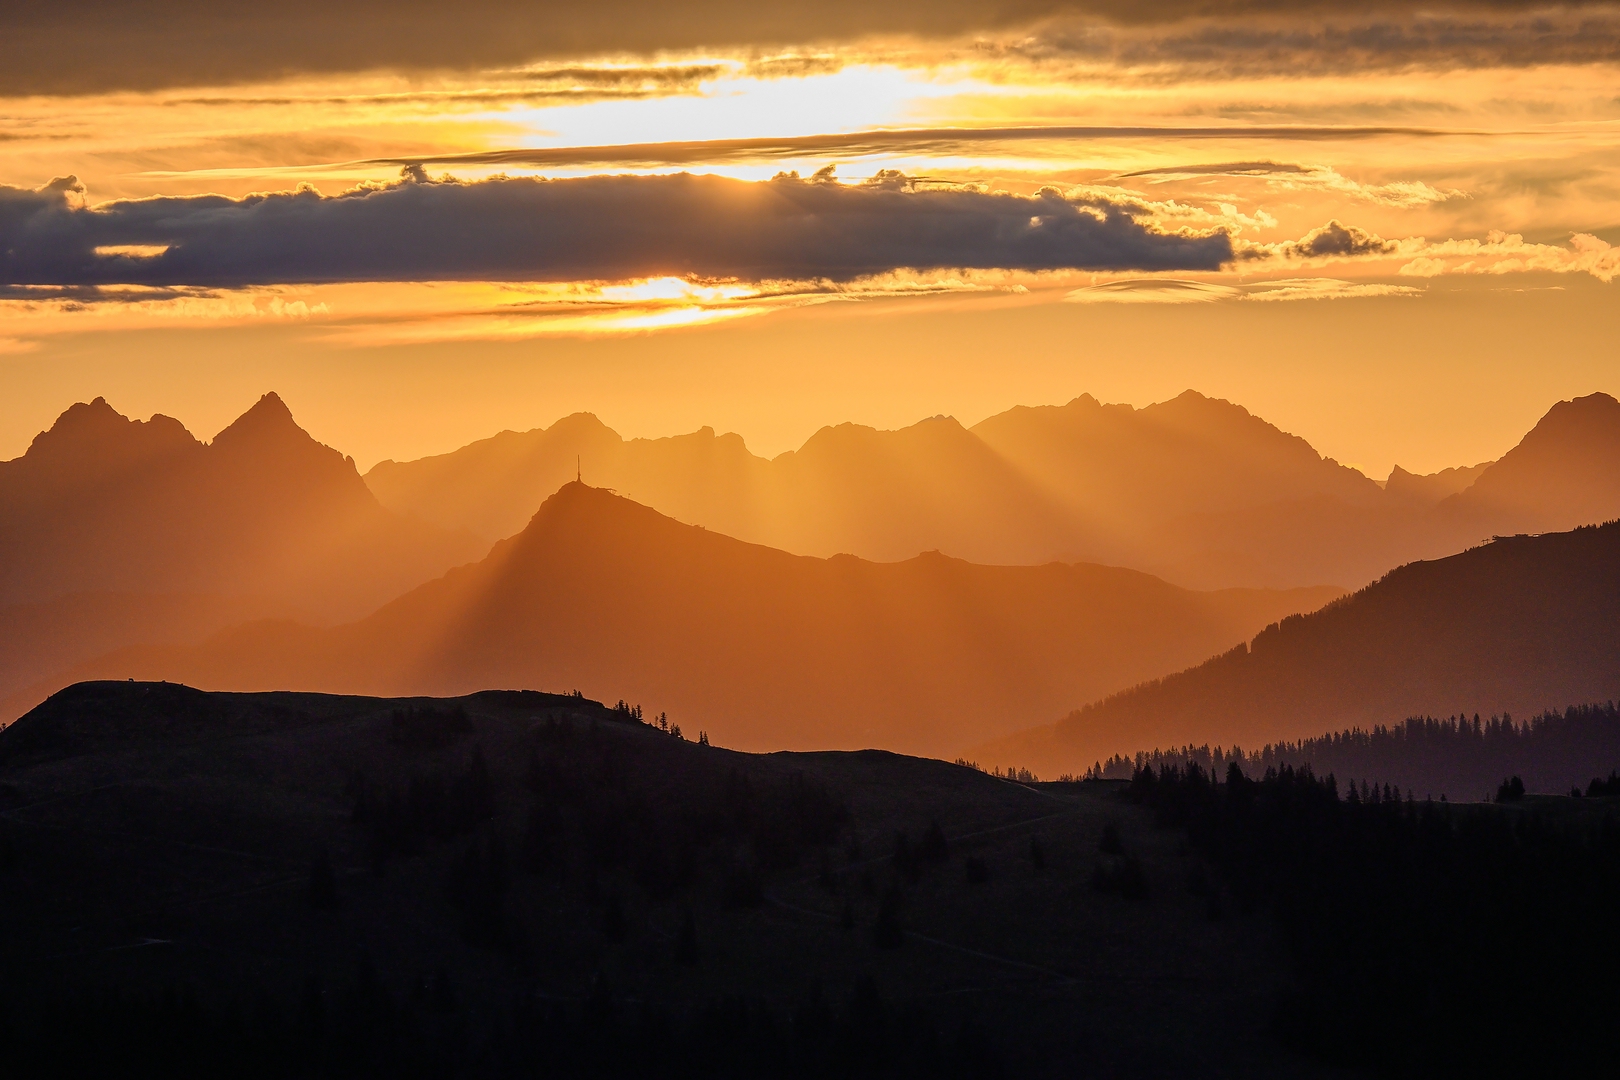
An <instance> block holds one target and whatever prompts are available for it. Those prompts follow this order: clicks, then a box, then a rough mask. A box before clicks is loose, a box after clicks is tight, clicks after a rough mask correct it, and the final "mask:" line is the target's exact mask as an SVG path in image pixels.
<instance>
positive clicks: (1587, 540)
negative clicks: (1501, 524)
mask: <svg viewBox="0 0 1620 1080" xmlns="http://www.w3.org/2000/svg"><path fill="white" fill-rule="evenodd" d="M1616 612H1620V523H1611V524H1608V525H1603V526H1587V527H1583V528H1580V529H1576V530H1575V531H1573V532H1567V533H1555V534H1549V535H1544V536H1516V537H1508V538H1503V539H1500V540H1497V541H1495V542H1493V543H1490V544H1487V545H1485V546H1483V547H1479V548H1475V549H1473V550H1470V551H1466V552H1464V553H1462V554H1460V555H1454V556H1452V557H1450V558H1446V559H1441V560H1438V561H1435V562H1419V563H1412V564H1410V565H1407V566H1402V567H1400V568H1399V569H1397V570H1394V571H1391V572H1390V573H1389V574H1388V575H1386V576H1385V577H1384V578H1383V579H1382V580H1380V581H1378V582H1377V583H1375V584H1373V585H1371V586H1369V587H1367V588H1366V589H1363V590H1362V591H1360V592H1358V593H1356V594H1355V595H1353V596H1349V597H1345V598H1343V599H1341V600H1339V601H1336V602H1335V603H1333V604H1330V605H1328V606H1327V607H1325V608H1323V609H1322V610H1320V611H1318V612H1315V613H1313V614H1309V615H1301V616H1297V617H1291V618H1287V619H1283V620H1282V621H1281V622H1280V624H1278V625H1276V626H1270V627H1267V628H1266V629H1265V630H1264V631H1262V632H1261V633H1260V634H1258V635H1257V636H1256V637H1255V638H1254V641H1253V642H1252V643H1251V644H1249V645H1240V646H1238V647H1237V648H1235V649H1233V650H1231V651H1230V652H1227V653H1224V654H1222V655H1220V656H1217V657H1215V658H1214V659H1212V660H1209V661H1207V662H1205V663H1204V664H1202V665H1200V666H1198V667H1195V668H1192V669H1190V670H1188V671H1184V672H1181V673H1180V674H1177V675H1172V676H1169V677H1168V678H1164V679H1159V680H1157V681H1154V682H1151V683H1148V684H1145V685H1143V686H1139V687H1136V688H1134V689H1132V690H1129V691H1126V692H1125V693H1122V694H1117V695H1114V696H1112V697H1109V698H1106V699H1104V700H1102V701H1099V702H1097V703H1096V704H1093V705H1089V706H1086V707H1085V708H1083V709H1080V710H1078V711H1076V712H1074V713H1071V714H1070V715H1069V716H1067V717H1066V718H1065V719H1063V720H1061V721H1059V722H1058V723H1057V724H1056V725H1055V726H1051V727H1046V728H1040V729H1036V730H1033V731H1030V732H1024V733H1021V734H1019V735H1016V736H1014V737H1012V738H1010V739H1006V740H1003V741H1001V742H999V743H996V744H994V745H990V746H986V747H983V748H981V750H980V751H979V753H980V754H981V755H982V756H983V757H984V758H985V759H988V760H991V761H993V762H996V763H1014V764H1017V765H1021V766H1026V767H1030V768H1034V769H1036V770H1037V771H1041V772H1048V771H1051V772H1061V771H1074V772H1079V771H1083V770H1084V769H1085V768H1087V767H1089V766H1090V765H1092V764H1093V763H1094V762H1096V761H1098V760H1101V759H1104V758H1107V757H1109V756H1111V755H1113V754H1116V753H1131V752H1132V751H1134V750H1137V749H1140V748H1142V747H1146V746H1155V745H1157V746H1184V745H1189V744H1190V745H1193V746H1197V745H1200V744H1203V743H1212V744H1224V745H1225V746H1228V747H1230V746H1233V745H1246V746H1251V747H1252V746H1258V745H1261V744H1264V743H1267V742H1272V741H1276V740H1283V739H1297V738H1301V737H1305V736H1310V735H1315V734H1318V733H1320V732H1321V731H1323V730H1325V729H1331V728H1338V727H1349V726H1361V727H1370V726H1372V725H1375V724H1389V723H1393V722H1395V721H1397V720H1399V719H1401V718H1403V717H1407V716H1418V715H1450V714H1454V713H1456V712H1458V711H1459V710H1461V711H1462V712H1464V713H1474V712H1479V713H1483V714H1485V715H1486V716H1489V715H1491V714H1492V713H1502V712H1509V713H1514V714H1518V715H1521V716H1528V715H1533V714H1535V713H1538V712H1541V711H1542V710H1545V709H1556V708H1562V707H1564V706H1565V705H1567V704H1570V703H1578V702H1589V701H1607V700H1612V699H1615V698H1620V620H1616V618H1615V613H1616Z"/></svg>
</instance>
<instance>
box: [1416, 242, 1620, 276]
mask: <svg viewBox="0 0 1620 1080" xmlns="http://www.w3.org/2000/svg"><path fill="white" fill-rule="evenodd" d="M1401 250H1402V254H1409V255H1412V256H1414V258H1413V259H1412V261H1411V262H1408V263H1406V264H1405V265H1404V266H1402V267H1401V269H1400V273H1401V274H1403V275H1405V276H1408V277H1437V276H1439V275H1441V274H1516V273H1526V272H1541V273H1554V274H1591V275H1592V276H1593V277H1595V278H1597V279H1598V280H1599V281H1602V282H1612V281H1613V280H1614V279H1615V278H1616V277H1620V248H1617V247H1614V246H1613V245H1611V244H1610V243H1608V242H1607V241H1605V240H1602V239H1600V238H1598V237H1596V236H1592V235H1591V234H1589V233H1575V234H1574V235H1573V236H1571V237H1570V241H1569V246H1568V247H1560V246H1558V245H1557V244H1537V243H1532V242H1527V241H1526V240H1525V238H1524V237H1523V236H1521V235H1520V234H1518V233H1506V232H1491V233H1490V234H1488V235H1487V236H1486V238H1485V239H1483V240H1442V241H1438V242H1436V243H1429V242H1427V241H1425V240H1422V239H1419V240H1417V241H1415V242H1414V243H1412V244H1407V245H1402V249H1401Z"/></svg>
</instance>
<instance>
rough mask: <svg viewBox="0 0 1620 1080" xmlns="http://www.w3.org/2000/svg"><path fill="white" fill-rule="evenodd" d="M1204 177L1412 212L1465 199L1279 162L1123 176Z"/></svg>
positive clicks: (1451, 192) (1421, 186) (1419, 185)
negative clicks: (1239, 179)
mask: <svg viewBox="0 0 1620 1080" xmlns="http://www.w3.org/2000/svg"><path fill="white" fill-rule="evenodd" d="M1204 176H1238V177H1246V178H1251V179H1256V180H1261V181H1264V182H1265V184H1266V186H1267V187H1268V188H1270V189H1272V190H1281V191H1299V190H1304V189H1313V188H1314V189H1318V190H1323V191H1331V192H1336V193H1340V194H1344V195H1349V196H1351V197H1353V198H1358V199H1364V200H1366V201H1367V202H1371V203H1376V204H1378V205H1380V206H1394V207H1399V208H1401V209H1413V208H1416V207H1420V206H1429V205H1431V204H1433V203H1440V202H1445V201H1446V200H1448V199H1457V198H1464V197H1465V195H1464V193H1463V192H1461V191H1457V190H1455V189H1450V188H1446V189H1441V188H1435V187H1431V186H1430V185H1428V184H1425V183H1423V182H1422V181H1421V180H1397V181H1394V182H1392V183H1388V184H1362V183H1358V182H1357V181H1355V180H1351V179H1349V178H1348V177H1345V176H1341V175H1340V174H1339V173H1338V171H1337V170H1335V169H1333V168H1332V167H1331V166H1327V165H1293V164H1288V163H1286V162H1276V161H1237V162H1228V163H1224V164H1215V165H1172V166H1165V167H1161V168H1155V169H1139V170H1137V171H1136V172H1129V173H1123V174H1121V178H1122V179H1128V178H1146V179H1154V180H1159V181H1161V182H1162V181H1166V180H1190V179H1194V178H1197V177H1204Z"/></svg>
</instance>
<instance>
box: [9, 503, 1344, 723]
mask: <svg viewBox="0 0 1620 1080" xmlns="http://www.w3.org/2000/svg"><path fill="white" fill-rule="evenodd" d="M1338 592H1339V591H1338V590H1336V589H1333V588H1331V587H1317V588H1312V589H1299V590H1291V591H1285V592H1284V591H1272V590H1224V591H1220V592H1214V593H1199V592H1192V591H1189V590H1186V589H1182V588H1178V587H1176V586H1173V585H1169V584H1167V583H1165V582H1163V581H1161V580H1159V579H1157V578H1154V577H1151V576H1150V575H1147V574H1143V573H1141V572H1139V571H1134V570H1126V569H1121V568H1118V567H1106V566H1096V565H1086V564H1078V565H1074V564H1062V563H1053V564H1048V565H1045V566H980V565H974V564H971V563H966V562H963V561H961V560H958V559H952V558H948V557H946V556H944V555H940V554H938V553H932V552H931V553H925V554H923V555H919V556H917V557H915V558H912V559H909V560H906V561H904V562H899V563H872V562H868V561H865V560H862V559H858V558H855V557H854V556H849V555H841V556H837V557H834V558H831V559H817V558H812V557H809V556H799V555H791V554H788V553H786V552H782V551H777V550H774V549H771V548H766V547H762V546H760V545H755V544H748V543H744V542H743V541H740V540H736V539H733V538H731V537H728V536H723V535H721V534H719V533H715V532H711V531H709V530H706V529H703V528H700V527H698V526H693V525H686V524H682V523H680V522H677V521H674V520H672V519H670V518H667V517H664V516H662V515H660V514H658V513H657V512H655V511H653V510H651V509H649V508H647V507H645V506H642V505H640V504H638V503H634V502H632V501H630V500H628V499H626V498H623V497H621V496H617V495H614V494H612V493H610V492H607V491H604V490H601V489H597V488H591V487H588V486H586V485H584V484H581V483H573V482H571V483H568V484H566V485H564V486H563V487H562V488H561V489H560V490H559V491H558V492H557V493H556V494H554V495H553V496H552V497H551V498H549V499H547V500H546V502H545V503H544V504H543V505H542V506H541V508H540V510H539V511H538V512H537V513H536V514H535V515H534V518H533V520H531V521H530V523H529V525H528V526H527V527H526V528H525V529H524V530H523V531H522V532H521V533H519V534H518V535H516V536H514V537H511V538H509V539H507V540H504V541H502V542H501V543H499V544H497V545H496V546H495V548H494V550H492V551H491V552H490V554H489V556H488V557H487V558H485V559H484V560H482V561H481V562H478V563H475V564H471V565H468V566H463V567H460V568H457V569H455V570H452V571H451V572H450V573H448V574H446V575H445V576H444V577H442V578H439V579H438V580H436V581H433V582H430V583H428V584H426V585H423V586H421V587H419V588H417V589H414V590H412V591H411V592H408V593H406V594H405V595H404V596H402V597H400V598H399V599H397V600H394V601H393V602H391V603H389V604H387V605H385V606H384V607H382V608H381V609H380V610H378V611H377V612H375V613H374V614H372V615H370V616H368V617H367V618H365V619H362V620H360V621H358V622H355V623H350V624H347V625H343V626H339V627H333V628H319V627H310V626H306V625H302V624H297V623H293V622H288V621H264V622H258V623H253V624H249V625H246V626H242V627H239V628H236V629H234V630H231V631H227V632H225V633H223V634H220V635H218V636H216V637H214V638H212V639H211V640H209V641H208V642H206V643H204V644H202V645H200V646H187V647H141V648H132V649H127V650H124V651H121V652H117V653H113V654H111V655H110V656H107V657H104V658H102V659H100V660H97V661H94V662H92V663H90V664H88V665H85V666H82V667H80V668H77V669H75V670H74V671H73V672H71V673H69V677H64V678H63V680H62V683H65V682H70V681H74V680H77V679H83V678H93V677H102V678H125V677H135V678H143V679H168V680H172V681H180V682H186V683H189V684H192V685H197V686H203V687H212V688H230V689H236V690H256V689H264V688H271V687H288V686H297V687H300V688H303V689H309V690H319V691H324V692H332V693H378V692H385V693H388V694H443V693H456V692H459V691H460V690H461V689H463V688H479V689H482V688H487V687H541V686H544V687H550V688H553V689H560V690H567V689H571V688H578V689H581V690H583V691H584V692H586V693H588V694H593V695H596V694H600V695H604V696H606V695H611V696H612V697H623V698H628V699H630V700H633V701H639V702H641V703H643V704H645V705H646V706H647V707H649V708H652V709H656V710H658V711H659V712H666V711H667V712H668V713H669V714H670V716H671V718H672V719H673V720H675V721H676V722H678V723H681V724H683V725H685V726H686V727H687V728H689V729H690V728H698V727H701V728H703V729H705V730H707V731H709V732H711V733H712V734H713V735H714V736H715V738H716V739H718V740H722V741H723V742H724V744H725V745H728V746H736V747H739V748H765V749H783V748H805V747H821V748H826V747H863V746H881V747H885V748H891V749H905V750H909V751H914V752H922V753H928V754H935V755H938V754H947V755H948V754H949V753H950V752H951V751H953V750H954V749H956V748H959V747H961V746H963V745H966V744H967V743H969V742H972V741H976V740H977V739H979V738H982V737H983V735H984V734H985V733H1004V732H1010V731H1013V730H1016V729H1017V728H1019V727H1021V726H1023V725H1024V724H1027V722H1028V719H1029V718H1030V717H1039V716H1042V715H1055V714H1058V713H1061V712H1062V711H1064V710H1065V709H1067V708H1069V707H1071V705H1072V703H1073V702H1076V701H1087V700H1091V699H1094V698H1096V697H1099V696H1101V695H1103V694H1105V693H1108V692H1110V691H1113V690H1117V689H1120V688H1122V687H1124V686H1127V685H1130V684H1131V683H1133V682H1138V681H1140V680H1142V679H1144V678H1148V677H1151V676H1152V675H1154V674H1157V673H1160V672H1163V671H1168V670H1173V669H1175V668H1177V667H1179V666H1185V665H1186V664H1188V663H1191V662H1193V661H1194V660H1196V659H1197V658H1199V657H1202V656H1205V655H1208V654H1209V653H1210V652H1211V651H1214V650H1217V649H1221V648H1224V647H1226V646H1227V645H1228V644H1229V643H1230V642H1232V641H1234V640H1241V639H1243V638H1244V637H1246V636H1247V635H1249V634H1252V633H1253V632H1254V631H1256V630H1258V629H1259V628H1260V627H1262V626H1264V625H1266V624H1267V623H1269V622H1272V621H1275V620H1276V619H1278V618H1280V617H1282V616H1284V615H1286V614H1290V613H1293V612H1298V611H1305V610H1311V609H1313V608H1316V607H1320V606H1321V605H1322V604H1323V603H1326V602H1327V601H1329V600H1331V599H1333V598H1334V597H1335V596H1337V595H1338ZM58 685H60V683H59V684H58ZM54 688H55V687H54V686H52V687H47V688H45V690H46V692H48V691H49V690H50V689H54ZM43 696H44V695H43V693H40V694H37V695H36V697H43Z"/></svg>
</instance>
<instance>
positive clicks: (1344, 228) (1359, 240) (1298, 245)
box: [1238, 219, 1401, 261]
mask: <svg viewBox="0 0 1620 1080" xmlns="http://www.w3.org/2000/svg"><path fill="white" fill-rule="evenodd" d="M1400 250H1401V244H1400V242H1399V241H1397V240H1385V239H1384V238H1383V237H1381V236H1379V235H1377V234H1376V233H1371V232H1368V231H1367V230H1366V229H1363V228H1361V227H1360V226H1358V225H1344V224H1341V223H1340V222H1339V221H1338V219H1334V220H1333V221H1330V222H1328V223H1327V224H1326V225H1323V226H1321V227H1320V228H1316V229H1312V230H1311V231H1310V232H1308V233H1306V234H1305V235H1304V236H1302V237H1300V238H1299V239H1298V240H1284V241H1282V242H1281V243H1277V244H1254V243H1250V244H1245V245H1244V248H1243V250H1242V251H1240V252H1239V253H1238V258H1240V259H1243V260H1248V261H1260V260H1265V259H1284V260H1289V261H1301V260H1310V259H1358V258H1366V257H1370V256H1377V255H1394V254H1395V253H1397V252H1399V251H1400Z"/></svg>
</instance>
